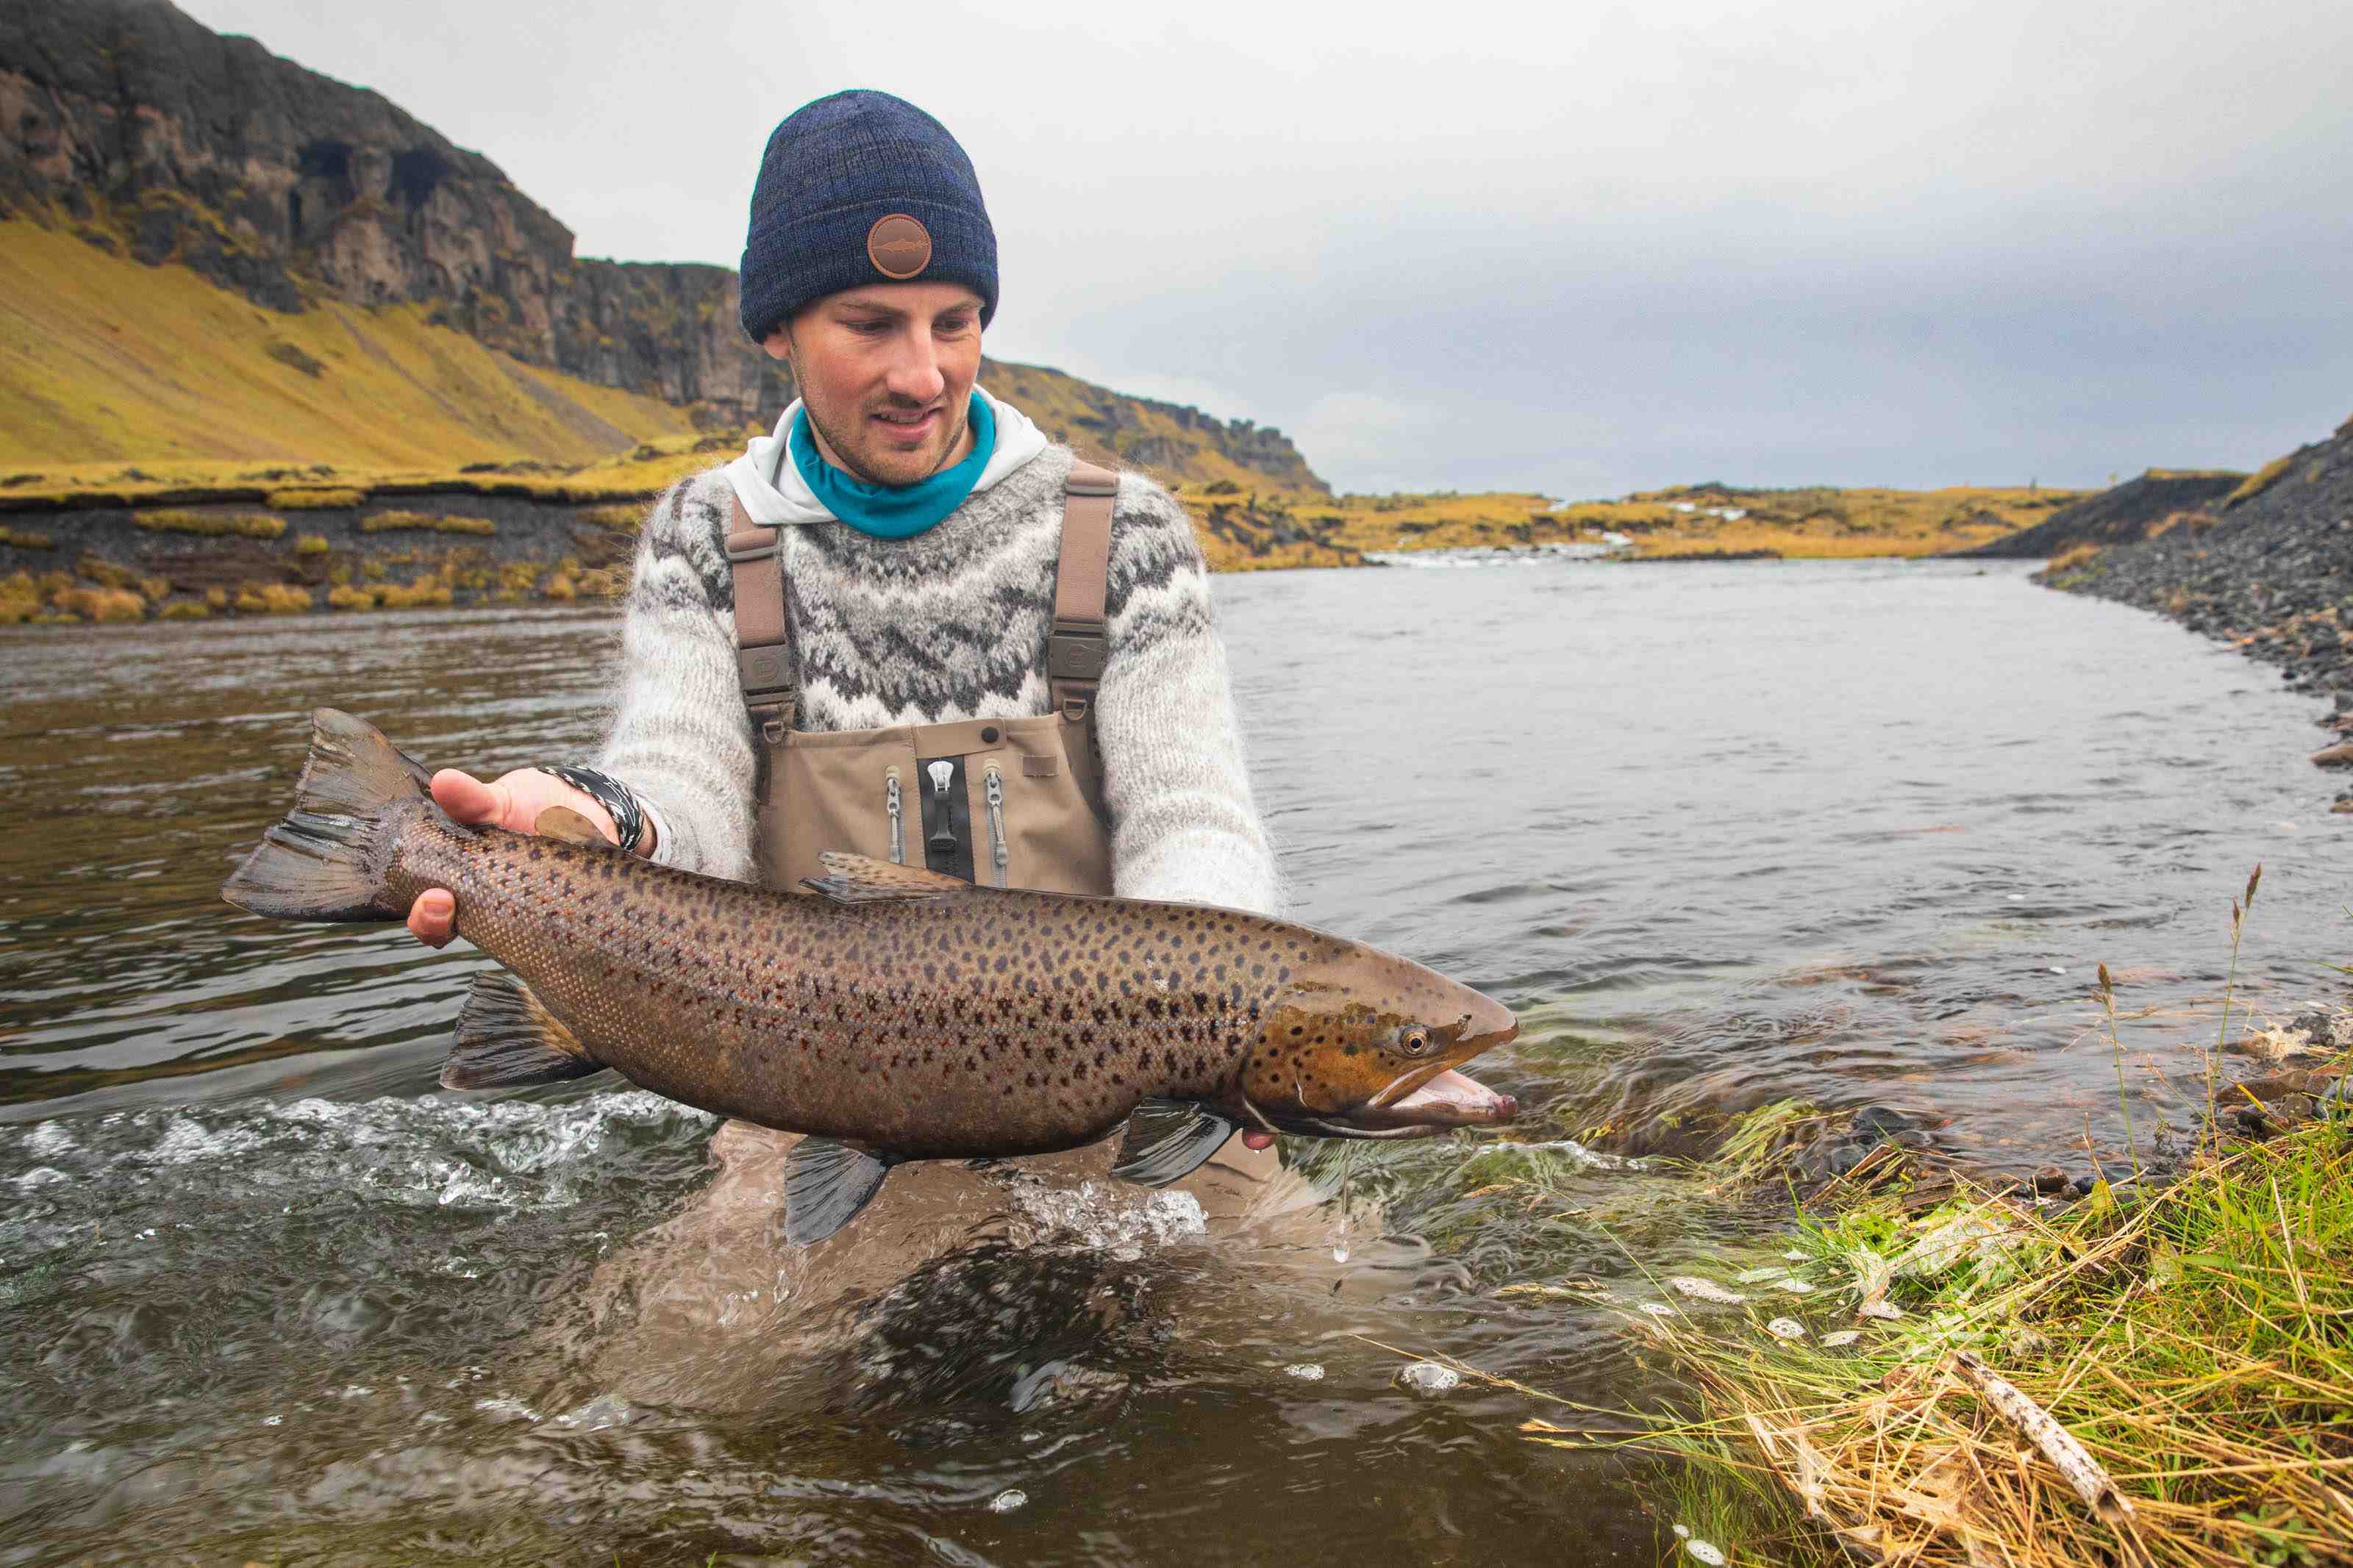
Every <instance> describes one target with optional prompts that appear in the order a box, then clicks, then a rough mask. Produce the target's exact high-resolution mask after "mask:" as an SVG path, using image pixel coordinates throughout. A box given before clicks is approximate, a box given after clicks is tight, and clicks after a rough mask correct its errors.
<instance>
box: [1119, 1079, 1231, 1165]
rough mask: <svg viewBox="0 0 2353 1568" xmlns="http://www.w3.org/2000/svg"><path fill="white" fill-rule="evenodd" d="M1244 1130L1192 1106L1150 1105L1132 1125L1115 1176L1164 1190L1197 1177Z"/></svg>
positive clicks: (1155, 1101) (1121, 1147)
mask: <svg viewBox="0 0 2353 1568" xmlns="http://www.w3.org/2000/svg"><path fill="white" fill-rule="evenodd" d="M1240 1125H1241V1124H1240V1122H1237V1121H1229V1120H1228V1119H1227V1118H1226V1117H1224V1116H1221V1115H1219V1113H1218V1112H1216V1111H1214V1110H1210V1109H1209V1108H1208V1107H1207V1106H1205V1105H1197V1104H1195V1103H1193V1102H1192V1101H1191V1100H1161V1099H1158V1098H1156V1097H1155V1098H1154V1099H1151V1100H1145V1102H1144V1103H1143V1104H1141V1105H1139V1106H1137V1107H1136V1108H1135V1114H1134V1115H1133V1116H1130V1117H1129V1118H1128V1119H1127V1133H1126V1136H1125V1137H1124V1138H1122V1139H1121V1140H1120V1145H1119V1158H1118V1159H1117V1160H1114V1161H1113V1162H1112V1167H1111V1173H1112V1174H1113V1175H1114V1176H1117V1177H1118V1178H1119V1179H1120V1180H1122V1181H1124V1182H1134V1183H1135V1184H1137V1185H1138V1186H1145V1187H1165V1186H1166V1185H1167V1184H1169V1183H1171V1182H1174V1181H1177V1180H1179V1179H1181V1178H1182V1177H1185V1176H1188V1175H1190V1174H1192V1173H1193V1171H1194V1170H1195V1169H1196V1168H1197V1167H1198V1166H1199V1165H1200V1164H1201V1163H1203V1162H1204V1161H1206V1160H1208V1157H1209V1156H1210V1155H1212V1154H1214V1153H1216V1152H1218V1151H1219V1150H1220V1149H1222V1148H1224V1147H1225V1144H1226V1140H1227V1139H1229V1138H1230V1137H1232V1136H1233V1135H1234V1133H1235V1131H1237V1130H1239V1128H1240Z"/></svg>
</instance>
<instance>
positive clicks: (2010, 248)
mask: <svg viewBox="0 0 2353 1568" xmlns="http://www.w3.org/2000/svg"><path fill="white" fill-rule="evenodd" d="M181 4H182V5H183V8H184V9H185V10H187V11H188V12H190V13H191V14H192V15H194V16H196V17H198V18H199V19H201V20H202V21H204V22H205V23H206V24H207V25H209V26H213V27H215V28H216V29H218V30H221V31H224V32H241V33H248V34H250V35H252V36H253V37H258V38H259V39H260V40H262V42H263V43H265V44H266V45H268V46H269V47H270V48H271V49H273V50H274V51H276V52H277V53H279V54H281V55H285V56H287V57H289V58H293V59H295V60H299V61H301V63H302V64H304V65H307V66H309V67H311V68H314V69H317V70H322V71H324V72H326V73H328V74H329V75H332V76H335V77H339V78H341V79H344V80H346V81H352V82H357V83H361V84H363V85H365V86H369V87H373V88H375V89H378V90H379V91H381V92H383V93H385V95H386V96H387V97H389V98H391V99H392V100H394V101H396V102H397V103H399V104H400V105H402V106H403V107H404V108H406V109H407V110H409V111H410V112H412V113H414V114H415V115H417V117H418V118H419V119H421V120H424V121H427V123H429V124H431V125H433V126H435V127H436V128H437V129H438V130H439V131H440V132H442V133H443V134H444V135H446V136H448V137H449V138H450V139H451V140H452V141H454V142H458V143H459V144H460V145H463V146H467V147H471V148H477V149H480V151H481V152H483V153H487V154H488V155H489V156H490V157H491V159H492V160H493V161H494V162H496V163H498V164H499V165H500V166H501V167H502V168H503V169H504V170H505V171H506V172H507V174H508V175H509V176H510V177H512V179H513V180H514V181H515V182H516V183H517V184H519V185H520V186H522V189H523V190H524V191H525V192H526V193H528V194H529V195H531V196H532V197H533V198H534V199H535V200H537V201H538V202H540V203H541V204H542V205H544V206H546V207H547V208H548V209H549V210H551V211H552V212H554V214H555V216H557V217H559V218H561V219H562V220H563V221H564V222H565V223H566V224H568V225H570V226H572V228H573V229H574V230H575V232H576V233H577V234H578V236H579V248H580V252H581V254H583V255H586V256H618V257H621V258H628V259H638V260H681V261H715V262H723V263H725V264H728V265H730V266H732V265H733V264H734V263H735V261H736V260H737V258H738V257H739V255H740V253H741V250H742V247H743V236H744V213H745V207H746V204H747V202H748V200H749V197H750V194H751V186H752V180H753V176H754V174H755V173H756V171H757V168H758V164H759V157H760V151H761V148H762V145H763V144H764V142H765V140H766V136H767V133H768V132H769V130H770V129H771V128H772V127H773V126H774V125H775V123H776V121H778V120H779V119H781V118H782V117H783V116H784V115H785V114H786V113H788V112H790V111H791V110H793V109H794V108H796V107H797V106H798V105H799V104H801V103H803V102H805V101H807V100H809V99H811V98H814V97H817V96H819V95H821V94H823V93H826V92H829V91H833V90H836V89H840V88H843V87H875V88H882V89H888V90H890V91H893V92H897V93H899V94H901V95H902V96H903V97H906V98H909V99H912V100H913V101H915V102H917V103H919V104H921V105H923V107H924V108H925V109H927V110H931V111H932V112H933V113H934V114H935V115H936V116H938V117H939V118H940V119H941V120H942V121H944V122H945V123H946V124H947V126H948V127H949V129H950V130H952V131H953V132H955V134H956V136H957V137H958V139H959V140H961V141H962V142H963V143H964V144H965V149H966V150H967V151H968V152H969V153H971V154H972V158H973V162H974V163H975V164H976V167H977V168H978V170H979V174H980V179H981V185H982V189H983V191H984V193H985V195H987V201H988V205H989V211H990V215H991V216H992V218H993V219H994V221H995V223H996V226H997V240H998V247H999V258H1000V259H999V266H1000V270H1001V274H1002V279H1003V285H1002V287H1003V301H1002V304H1001V306H1000V309H999V311H998V314H997V319H996V321H995V323H994V324H993V326H992V327H991V329H990V331H989V334H988V350H989V352H990V353H992V354H994V355H997V356H998V357H1000V358H1005V359H1010V360H1020V361H1027V362H1030V363H1042V364H1050V365H1054V366H1057V367H1059V368H1060V369H1063V370H1067V371H1070V372H1071V373H1073V374H1079V375H1083V376H1086V377H1088V378H1089V379H1091V380H1095V381H1100V382H1103V383H1105V384H1109V385H1111V386H1114V387H1117V388H1119V389H1121V390H1123V391H1128V392H1137V393H1145V394H1148V395H1156V396H1165V397H1173V398H1175V399H1176V400H1178V401H1181V402H1187V403H1193V404H1197V405H1200V406H1201V407H1203V408H1205V409H1207V410H1208V411H1210V412H1212V413H1215V414H1218V415H1219V416H1227V417H1233V416H1245V417H1250V418H1254V419H1256V420H1258V421H1259V422H1260V423H1261V424H1272V425H1277V426H1281V427H1282V429H1283V430H1284V431H1285V432H1287V433H1288V434H1290V435H1291V436H1292V437H1293V438H1294V439H1296V440H1297V441H1298V443H1299V445H1300V447H1301V448H1302V450H1303V451H1304V452H1305V454H1306V455H1307V458H1308V460H1309V461H1310V462H1311V463H1312V464H1313V465H1314V467H1315V468H1317V470H1318V471H1319V472H1321V473H1322V474H1323V475H1324V477H1325V478H1326V479H1330V480H1331V481H1332V482H1333V483H1334V484H1335V485H1336V486H1338V487H1340V488H1342V489H1382V490H1385V489H1440V488H1453V489H1500V488H1513V489H1535V490H1542V491H1545V492H1546V493H1548V494H1552V495H1556V496H1569V497H1588V496H1600V495H1614V494H1619V493H1622V492H1624V491H1626V490H1628V489H1637V488H1645V487H1650V486H1654V485H1661V484H1668V483H1674V482H1681V481H1688V480H1694V479H1725V480H1729V481H1732V482H1735V483H1747V484H1776V485H1778V484H1800V483H1808V482H1813V481H1825V482H1831V483H1840V484H1898V485H1940V484H1955V483H1962V482H1969V483H1980V484H1982V483H1992V482H2021V483H2022V482H2024V481H2026V480H2027V479H2040V480H2042V482H2044V483H2046V484H2063V485H2092V484H2099V483H2103V482H2105V479H2106V478H2107V476H2108V475H2109V474H2111V473H2116V474H2119V475H2123V474H2129V473H2133V472H2137V471H2138V470H2139V469H2141V468H2147V467H2151V466H2158V467H2168V466H2178V467H2191V466H2227V467H2236V468H2252V467H2253V466H2255V465H2257V464H2260V463H2262V462H2263V461H2265V460H2267V459H2269V458H2273V457H2274V456H2277V455H2278V454H2280V453H2281V452H2284V451H2285V450H2288V449H2289V448H2291V447H2295V446H2296V445H2298V444H2300V443H2302V442H2305V441H2308V440H2312V439H2315V438H2316V437H2321V436H2323V435H2326V434H2327V432H2328V431H2329V430H2330V429H2331V428H2332V427H2334V426H2336V425H2337V423H2338V422H2339V421H2340V420H2342V419H2344V418H2345V417H2346V416H2348V415H2353V92H2348V90H2347V89H2346V80H2347V75H2346V73H2347V70H2348V61H2353V5H2346V4H2345V3H2344V0H2263V3H2262V4H2258V5H2241V4H2228V5H2225V4H2198V3H2179V0H2176V3H2168V4H2105V3H2101V0H2064V3H2059V0H2052V3H2045V4H2037V5H2029V4H2021V3H2018V0H1967V3H1954V0H1931V3H1907V4H1901V5H1889V4H1886V3H1884V0H1805V3H1803V4H1796V3H1785V4H1777V5H1753V4H1747V5H1744V4H1730V3H1710V0H1640V3H1638V4H1629V5H1618V4H1580V5H1569V6H1561V5H1549V4H1548V5H1539V6H1530V7H1526V8H1520V7H1496V6H1488V5H1474V4H1463V3H1455V4H1448V5H1430V4H1429V3H1428V0H1422V3H1420V4H1416V5H1382V4H1376V3H1370V0H1366V3H1360V4H1357V5H1352V6H1347V7H1338V6H1331V5H1282V4H1268V3H1266V0H1255V3H1251V4H1229V3H1228V0H1187V3H1186V4H1184V5H1181V6H1176V7H1170V8H1167V9H1166V10H1164V9H1161V8H1157V7H1149V6H1123V5H1103V4H1102V3H1101V0H1089V3H1088V4H1087V5H1082V6H1072V5H1062V4H1060V0H1025V3H1024V4H1021V5H991V6H979V5H926V4H921V3H914V4H906V3H902V4H899V5H889V6H884V5H828V4H804V5H794V4H789V3H778V0H763V3H757V4H749V3H742V4H739V3H736V0H715V3H712V4H707V5H705V4H692V3H688V4H681V5H648V4H646V3H645V0H568V3H567V4H565V5H510V4H505V3H502V0H400V3H398V4H392V3H389V0H355V3H352V4H344V5H321V4H319V3H318V0H181ZM1335 19H1336V20H1335Z"/></svg>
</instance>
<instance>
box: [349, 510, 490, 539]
mask: <svg viewBox="0 0 2353 1568" xmlns="http://www.w3.org/2000/svg"><path fill="white" fill-rule="evenodd" d="M410 529H415V530H418V531H425V532H430V533H473V534H491V533H496V532H497V531H499V525H498V524H497V523H495V522H493V521H491V520H490V519H489V518H487V517H444V516H441V515H440V514H439V513H437V512H429V511H380V512H378V513H376V514H375V516H374V517H366V518H362V519H361V520H360V531H361V532H362V533H393V532H399V531H405V530H410Z"/></svg>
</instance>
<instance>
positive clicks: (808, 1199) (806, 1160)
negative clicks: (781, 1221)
mask: <svg viewBox="0 0 2353 1568" xmlns="http://www.w3.org/2000/svg"><path fill="white" fill-rule="evenodd" d="M902 1163H904V1162H902V1160H901V1159H900V1158H899V1156H897V1155H896V1154H886V1153H877V1152H868V1151H867V1150H864V1149H853V1148H851V1147H850V1146H849V1144H847V1143H839V1142H835V1141H834V1140H833V1139H830V1138H804V1139H802V1140H801V1141H800V1142H797V1143H796V1144H794V1145H793V1152H791V1153H789V1154H787V1155H786V1156H785V1239H786V1241H789V1242H791V1243H792V1244H793V1245H794V1246H795V1247H807V1245H808V1244H809V1243H810V1242H812V1241H823V1240H824V1239H825V1238H826V1237H828V1236H831V1235H832V1234H833V1233H834V1232H835V1231H837V1230H839V1229H840V1228H841V1227H842V1226H845V1225H848V1224H849V1222H850V1221H851V1220H853V1219H855V1218H857V1217H858V1211H859V1210H860V1209H862V1208H864V1207H865V1206H866V1205H868V1204H870V1203H871V1202H872V1201H873V1199H874V1194H876V1193H878V1192H881V1190H882V1178H883V1177H885V1176H887V1175H889V1174H890V1173H891V1167H892V1166H893V1165H897V1164H902Z"/></svg>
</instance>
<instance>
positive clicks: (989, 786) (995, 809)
mask: <svg viewBox="0 0 2353 1568" xmlns="http://www.w3.org/2000/svg"><path fill="white" fill-rule="evenodd" d="M980 782H981V787H982V790H983V793H984V795H985V796H986V798H987V801H988V854H989V858H990V859H992V860H993V861H995V862H996V864H997V886H998V887H1000V888H1001V887H1003V886H1005V867H1006V863H1007V861H1008V860H1010V859H1011V858H1012V857H1011V856H1010V855H1008V854H1007V852H1006V848H1005V775H1004V774H1002V773H998V772H997V764H996V763H989V764H988V765H987V767H985V768H983V769H982V770H981V772H980Z"/></svg>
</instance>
